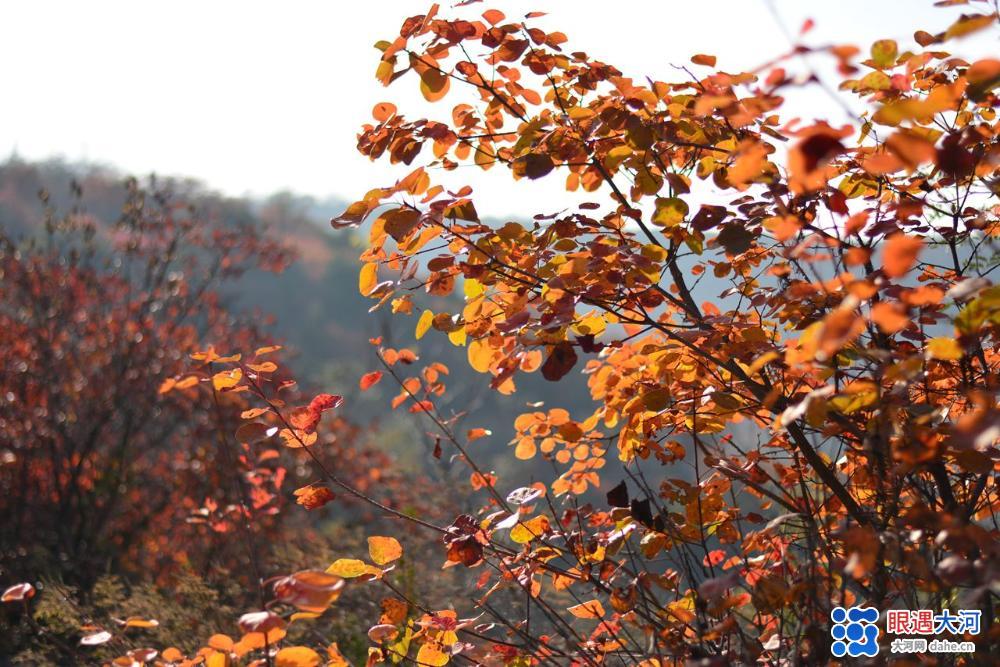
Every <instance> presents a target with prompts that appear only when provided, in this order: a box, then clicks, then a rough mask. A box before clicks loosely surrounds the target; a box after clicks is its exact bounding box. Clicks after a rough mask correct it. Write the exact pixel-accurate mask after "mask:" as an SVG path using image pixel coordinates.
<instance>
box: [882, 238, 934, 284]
mask: <svg viewBox="0 0 1000 667" xmlns="http://www.w3.org/2000/svg"><path fill="white" fill-rule="evenodd" d="M923 245H924V242H923V239H921V238H920V237H918V236H907V235H906V234H893V235H892V236H890V237H889V240H888V241H886V243H885V248H884V249H883V251H882V270H883V271H884V272H885V275H887V276H889V277H890V278H899V277H900V276H905V275H906V274H907V272H909V270H910V269H911V268H913V265H914V263H915V262H916V261H917V255H918V254H920V249H921V248H922V247H923Z"/></svg>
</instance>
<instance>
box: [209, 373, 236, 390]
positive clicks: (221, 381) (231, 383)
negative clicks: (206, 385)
mask: <svg viewBox="0 0 1000 667" xmlns="http://www.w3.org/2000/svg"><path fill="white" fill-rule="evenodd" d="M241 379H243V371H241V370H240V369H239V368H234V369H232V370H230V371H219V372H218V373H216V374H215V375H213V376H212V386H213V387H215V389H216V390H217V391H222V390H223V389H232V388H233V387H235V386H236V385H237V384H239V382H240V380H241Z"/></svg>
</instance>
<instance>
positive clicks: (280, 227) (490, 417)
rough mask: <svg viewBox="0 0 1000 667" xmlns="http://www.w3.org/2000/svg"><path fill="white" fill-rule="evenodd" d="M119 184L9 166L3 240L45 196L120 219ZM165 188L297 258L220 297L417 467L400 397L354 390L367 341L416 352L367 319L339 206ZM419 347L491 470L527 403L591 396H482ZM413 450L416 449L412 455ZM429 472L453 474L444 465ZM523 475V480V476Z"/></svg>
mask: <svg viewBox="0 0 1000 667" xmlns="http://www.w3.org/2000/svg"><path fill="white" fill-rule="evenodd" d="M125 178H126V177H125V176H124V175H122V174H120V173H117V172H116V171H114V170H111V169H107V168H103V167H98V166H94V165H71V164H66V163H62V162H56V161H51V162H43V163H28V162H23V161H20V160H16V159H14V160H10V161H8V162H6V163H4V164H2V165H0V228H2V229H3V231H4V232H5V233H8V234H12V235H30V234H32V233H34V232H35V231H36V230H37V225H38V224H40V222H41V220H42V218H43V214H44V210H45V205H44V204H43V202H42V201H41V199H40V197H39V193H40V192H42V191H44V192H45V193H47V197H48V203H49V205H50V206H52V207H54V208H55V209H56V210H59V211H66V210H69V209H70V207H72V206H74V205H76V206H80V207H81V208H82V210H83V211H84V212H86V213H87V214H89V215H92V216H93V217H94V218H96V219H97V220H98V221H100V223H103V224H105V225H107V224H110V223H112V222H113V221H114V220H116V218H117V217H118V215H119V213H120V207H121V204H122V201H123V199H124V196H125V189H124V182H125ZM74 184H76V185H78V186H79V190H80V192H81V193H82V195H81V196H80V198H79V200H78V201H77V200H76V199H75V198H74V195H73V192H74ZM169 185H170V188H171V189H172V190H174V191H175V192H176V193H177V196H178V197H180V198H183V199H184V200H186V201H189V202H191V203H193V204H194V205H195V206H196V208H197V209H198V211H200V213H201V214H202V215H204V216H209V217H212V218H215V219H217V220H219V221H221V222H224V223H226V222H231V223H233V224H235V223H248V222H250V223H253V224H255V225H259V226H260V227H262V228H264V229H265V230H267V231H268V232H269V233H270V234H272V235H274V236H276V237H277V238H279V239H280V240H281V241H282V242H283V243H284V244H286V245H288V246H289V247H290V248H291V249H292V250H293V251H294V252H295V254H296V256H297V259H296V261H294V262H293V263H292V265H291V266H289V267H288V268H287V269H286V270H285V271H284V272H282V273H280V274H273V273H268V272H264V271H256V272H251V273H248V274H246V275H245V276H243V277H242V278H240V279H239V281H238V282H237V283H236V285H235V287H234V289H232V290H231V292H230V293H229V294H228V295H227V296H228V298H229V300H230V303H231V307H232V308H233V309H235V310H236V311H238V312H243V313H246V314H247V315H249V316H254V317H261V316H266V317H268V318H270V322H269V324H268V326H269V327H270V328H271V331H272V332H273V333H274V334H275V335H276V336H277V337H278V338H279V339H281V340H283V341H284V342H285V343H286V346H287V348H288V351H289V353H290V365H291V367H292V368H294V369H295V371H296V374H297V376H298V377H299V379H300V382H301V383H303V384H305V385H307V386H312V387H315V388H317V389H320V388H322V389H325V390H330V391H336V392H338V393H343V394H345V395H347V397H348V405H349V406H350V410H351V414H352V416H354V417H355V418H360V419H378V420H379V421H380V422H381V424H382V428H383V433H384V434H385V438H384V440H385V446H386V447H387V448H388V449H391V450H393V451H394V452H395V453H396V454H398V455H401V456H402V457H403V459H404V460H405V461H407V462H408V463H410V464H411V465H425V464H426V463H427V461H428V460H430V457H429V456H427V453H428V452H429V451H430V450H431V449H432V448H433V441H432V439H431V438H430V437H429V436H428V435H427V434H426V431H428V430H431V428H430V424H429V423H421V421H420V420H419V419H418V418H416V417H414V416H412V415H409V414H406V413H404V412H402V411H398V412H397V413H389V416H388V417H387V416H386V415H387V412H386V410H385V406H386V405H387V403H388V402H389V401H390V400H391V398H392V397H393V396H394V395H395V394H396V393H397V392H398V388H397V387H392V386H390V384H389V382H388V381H387V380H383V382H382V383H380V384H379V385H377V386H376V387H374V388H372V389H371V390H369V391H368V392H365V393H361V392H360V391H359V389H358V378H359V377H360V376H361V375H362V374H364V373H365V372H367V371H369V370H372V369H375V368H377V366H378V361H377V359H376V358H375V355H374V354H373V352H372V349H371V346H370V345H369V344H368V339H369V338H370V337H373V336H382V337H383V339H384V340H385V341H386V343H387V344H389V345H393V346H398V347H404V346H414V345H416V341H415V340H414V337H413V329H412V327H411V328H408V329H406V330H404V329H402V328H401V326H400V320H399V318H398V317H397V318H390V317H387V316H386V314H384V313H383V312H382V311H376V312H374V313H371V312H369V308H370V307H371V305H372V302H371V301H370V300H368V299H366V298H363V297H362V296H361V295H360V294H359V293H358V289H357V271H358V263H357V257H358V254H359V253H360V245H359V242H358V239H357V235H356V234H353V233H351V232H349V231H334V230H332V229H331V228H330V226H329V222H328V221H329V219H330V218H331V217H332V216H334V215H337V214H339V213H340V212H341V211H342V208H343V202H340V201H338V200H336V199H327V200H316V199H314V198H311V197H304V196H297V195H295V194H293V193H287V192H283V193H276V194H274V195H272V196H270V197H268V198H266V199H263V200H253V199H246V198H234V197H225V196H222V195H220V194H218V193H214V192H212V191H211V190H209V189H208V188H206V187H205V186H204V185H203V184H200V183H198V182H196V181H193V180H173V181H169ZM413 324H414V325H415V324H416V318H414V321H413ZM419 350H420V352H421V354H424V355H426V356H427V357H428V358H434V359H437V360H441V361H443V362H444V363H445V364H446V365H447V366H448V367H449V369H450V371H451V374H450V376H449V379H448V386H449V391H448V394H447V396H448V397H449V398H448V399H447V401H446V402H444V403H443V404H442V408H443V412H444V414H446V415H450V414H458V413H467V415H466V416H465V417H463V419H462V421H461V423H460V428H471V427H473V426H477V427H484V428H488V429H489V430H491V431H492V432H493V436H492V437H491V438H488V439H484V440H480V441H478V443H477V446H481V447H483V448H484V449H486V451H488V456H487V457H486V460H489V461H492V462H494V463H495V465H497V466H498V467H500V466H501V465H503V462H504V460H507V459H509V458H510V457H506V458H504V457H502V456H501V455H502V454H503V453H504V452H505V451H506V443H507V442H508V441H509V440H510V436H511V434H512V432H513V431H512V426H511V425H512V423H513V421H514V419H515V418H516V416H517V415H518V414H520V413H521V412H524V411H527V410H529V409H530V408H528V407H526V404H528V403H531V404H537V403H539V402H545V404H546V405H548V406H549V407H563V408H566V409H568V410H569V411H570V412H571V413H576V414H583V412H584V411H585V410H587V409H588V405H589V398H588V397H587V396H586V394H585V393H584V392H583V391H581V390H580V388H579V386H577V387H575V391H571V392H567V391H566V389H565V388H563V389H562V390H561V391H560V394H559V396H558V398H554V397H552V396H551V395H550V394H549V391H550V388H551V386H552V385H550V383H547V382H545V381H544V380H543V379H542V378H541V377H540V376H538V375H537V374H536V375H534V376H531V377H529V378H528V380H527V381H522V382H520V383H519V391H518V392H517V393H516V394H514V395H513V396H502V395H500V394H497V393H496V392H493V391H490V390H489V386H488V379H487V376H483V375H479V374H477V373H475V372H474V371H472V370H471V369H470V368H469V366H468V364H467V362H466V359H465V356H466V355H465V349H464V348H456V347H453V346H452V345H450V344H449V343H448V342H447V340H446V338H445V337H444V336H441V335H429V336H427V337H425V338H424V339H423V340H422V341H421V342H420V347H419ZM456 397H459V400H460V401H461V403H460V404H459V403H457V402H455V401H456ZM414 443H420V445H419V446H417V447H414V446H413V444H414ZM433 467H434V468H439V467H444V468H450V467H451V465H450V463H449V462H448V457H447V456H445V457H443V458H442V460H441V461H436V462H435V465H434V466H433ZM520 470H521V471H522V474H523V470H524V468H523V467H521V468H520ZM546 472H547V466H539V467H538V469H537V471H536V474H537V475H538V476H539V477H544V476H545V475H546ZM525 481H528V480H525Z"/></svg>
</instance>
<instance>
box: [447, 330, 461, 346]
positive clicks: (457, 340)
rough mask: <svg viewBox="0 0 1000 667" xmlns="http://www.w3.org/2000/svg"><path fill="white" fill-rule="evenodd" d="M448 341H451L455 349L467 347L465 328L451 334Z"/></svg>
mask: <svg viewBox="0 0 1000 667" xmlns="http://www.w3.org/2000/svg"><path fill="white" fill-rule="evenodd" d="M448 340H450V341H451V344H452V345H454V346H455V347H464V346H465V327H461V328H458V329H455V330H454V331H451V332H449V333H448Z"/></svg>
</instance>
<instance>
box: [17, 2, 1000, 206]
mask: <svg viewBox="0 0 1000 667" xmlns="http://www.w3.org/2000/svg"><path fill="white" fill-rule="evenodd" d="M773 2H774V7H775V9H776V12H777V13H778V14H780V16H781V17H782V19H783V21H784V22H785V24H786V25H787V26H788V27H789V29H790V30H791V31H792V32H793V33H795V32H797V31H798V28H799V26H801V24H802V23H803V21H804V20H805V19H806V18H812V19H814V21H815V22H816V27H815V28H814V29H813V31H812V32H810V33H809V35H808V36H807V39H806V41H807V43H810V44H825V43H830V42H831V41H833V42H837V43H845V42H850V43H855V44H858V45H862V46H864V47H865V48H867V45H868V44H870V42H871V41H873V40H875V39H879V38H885V37H889V38H895V39H897V40H899V42H900V48H901V50H902V49H905V48H907V47H909V46H912V45H913V44H912V37H911V36H912V34H913V31H914V30H915V29H917V28H924V29H931V30H932V31H937V30H942V29H943V28H944V27H946V26H947V24H948V23H950V21H951V20H953V19H954V18H956V17H957V16H958V14H959V13H960V12H961V11H963V10H964V11H966V12H969V11H978V12H988V11H989V7H988V5H983V4H978V3H976V4H973V5H971V6H967V7H959V8H949V9H939V8H934V7H933V6H932V2H931V0H880V1H876V0H836V1H819V0H817V1H813V2H807V1H804V0H773ZM441 4H442V13H443V14H446V15H452V14H454V12H455V11H458V12H461V13H463V14H465V15H470V14H471V15H476V16H478V15H479V14H480V13H481V12H482V11H484V10H485V9H488V8H493V7H495V8H498V9H501V10H502V11H504V12H505V13H506V14H507V16H508V17H510V18H512V19H515V18H519V17H521V16H523V15H524V14H525V13H526V12H528V11H532V10H541V11H547V12H548V15H547V16H545V17H543V18H542V19H536V21H538V25H539V26H540V27H542V28H543V29H545V28H547V29H550V30H561V31H562V32H565V33H566V34H567V35H568V36H569V39H570V42H569V44H568V45H567V46H568V47H569V50H584V51H587V52H588V53H589V54H591V55H593V56H595V57H598V58H601V59H602V60H604V61H606V62H608V63H610V64H613V65H615V66H617V67H618V68H619V69H621V70H622V71H623V72H624V73H625V74H626V75H631V76H636V77H639V76H645V75H647V74H648V75H650V76H652V77H654V78H658V79H661V80H672V79H676V78H677V77H678V73H677V72H676V71H675V70H673V69H672V67H671V64H688V59H689V58H690V56H691V55H693V54H695V53H710V54H714V55H716V56H718V58H719V67H720V68H724V69H727V70H729V71H738V70H741V69H747V68H751V67H754V66H756V65H758V64H761V63H763V62H765V61H766V60H768V59H770V58H771V57H773V56H775V55H777V54H779V53H781V52H782V51H784V50H787V48H788V41H787V39H786V37H785V36H784V35H783V33H782V32H781V31H780V29H779V28H778V26H777V24H776V22H775V19H774V16H773V15H772V13H771V12H770V11H769V10H768V5H767V4H766V2H765V0H728V1H727V0H683V1H677V0H660V1H658V2H653V1H646V0H643V1H641V2H640V1H634V0H629V1H626V0H599V1H593V0H576V1H575V2H568V1H559V2H556V1H549V2H545V1H544V0H542V1H539V0H536V1H534V2H523V1H521V0H517V1H505V0H500V1H497V2H483V3H478V4H474V5H471V6H469V7H465V8H462V9H461V10H451V9H448V7H449V6H450V5H451V4H452V3H450V2H442V3H441ZM429 5H430V3H426V4H425V3H423V2H419V1H415V0H405V1H404V0H383V1H380V2H379V1H374V0H368V1H361V2H358V1H350V2H342V1H335V0H326V1H323V2H318V1H317V2H312V1H310V2H306V1H297V0H284V1H282V2H275V1H273V0H272V1H270V2H259V1H255V0H239V1H236V0H208V1H206V0H200V1H197V2H196V1H192V0H170V1H166V0H114V1H111V0H91V1H90V2H79V0H61V1H56V0H30V1H24V2H4V3H2V4H0V62H2V63H3V67H2V68H0V91H2V100H3V102H2V103H0V159H3V158H5V157H6V156H8V155H10V154H11V153H12V151H14V150H16V151H17V153H18V154H19V155H20V156H21V157H22V158H26V159H43V158H48V157H63V158H66V159H68V160H72V161H76V160H86V161H93V162H97V163H101V164H107V165H112V166H115V167H117V168H119V169H121V170H123V171H126V172H131V173H136V174H140V175H141V174H146V173H149V172H151V171H155V172H156V173H158V174H161V175H180V176H191V177H195V178H198V179H200V180H202V181H204V182H205V183H206V184H207V185H208V186H209V187H211V188H213V189H217V190H219V191H221V192H223V193H226V194H231V195H240V194H255V195H263V194H267V193H270V192H273V191H276V190H279V189H289V190H292V191H295V192H299V193H303V194H310V195H314V196H318V197H325V196H329V195H337V196H340V197H343V198H345V199H351V200H353V199H356V198H358V197H360V196H361V195H362V194H363V193H364V192H365V191H366V190H368V189H370V188H371V187H375V186H379V185H386V184H389V183H391V182H393V181H394V180H395V179H396V178H397V177H399V176H400V175H402V173H405V171H406V169H405V168H390V167H389V165H388V162H376V163H371V162H369V161H368V160H367V159H366V158H364V157H362V156H361V155H359V154H358V153H357V151H356V149H355V135H356V133H357V130H358V128H359V126H360V125H361V124H362V123H363V122H367V121H369V120H370V118H371V116H370V112H371V108H372V106H373V105H374V104H375V103H376V102H379V101H382V100H389V101H392V102H394V103H396V104H397V106H399V107H400V110H401V111H403V112H405V113H407V115H408V116H410V117H416V116H417V112H420V113H424V114H431V115H432V117H438V118H442V119H448V118H450V109H451V106H452V105H453V104H454V102H453V101H451V98H450V97H449V98H446V99H445V101H443V102H441V103H438V104H435V105H428V104H426V103H424V102H423V100H422V98H421V97H420V95H419V93H418V92H417V83H416V79H415V78H410V77H404V78H403V79H400V80H399V81H397V82H396V83H395V84H393V86H391V87H390V88H387V89H386V88H383V87H382V86H381V85H380V84H379V83H378V82H376V81H375V79H374V71H375V67H376V65H377V63H378V52H377V51H375V49H373V48H372V44H374V42H376V41H377V40H379V39H392V38H393V37H394V36H396V35H398V29H399V25H400V23H401V22H402V19H403V18H404V17H405V16H408V15H411V14H417V13H423V11H425V9H426V7H428V6H429ZM949 46H952V47H953V48H955V49H956V50H958V51H959V52H962V51H963V49H964V50H965V51H967V52H968V53H969V54H970V55H976V54H977V53H980V54H981V53H985V54H990V55H995V53H996V51H997V49H996V48H995V47H996V33H995V32H993V31H990V34H989V35H988V36H986V35H982V36H975V37H972V38H970V39H968V40H966V42H961V43H958V44H949ZM703 71H704V70H703ZM806 99H808V100H809V105H811V107H812V108H811V112H812V113H813V114H814V115H817V116H826V117H827V118H829V119H830V120H831V121H834V122H837V123H842V122H844V117H843V114H842V112H841V111H840V110H839V109H838V108H837V107H836V106H835V105H834V104H833V103H831V102H830V101H829V99H828V98H826V97H824V96H822V95H821V94H815V95H813V96H810V97H808V98H806ZM447 177H448V178H450V179H452V180H450V181H447V183H448V184H451V185H453V186H454V185H457V184H459V183H465V182H468V183H470V184H472V185H473V186H474V187H475V189H476V192H477V195H476V200H477V206H478V208H479V210H480V212H481V213H484V212H486V213H489V214H492V215H524V214H525V213H526V212H531V210H532V209H531V208H530V207H532V206H538V207H542V208H548V209H552V208H553V207H555V206H557V203H558V202H559V201H560V197H559V196H558V193H555V192H553V189H554V188H559V187H561V182H562V181H561V179H557V178H549V179H542V180H540V181H536V182H520V183H517V184H515V183H513V182H512V180H511V178H510V175H509V173H508V172H507V171H506V170H504V169H501V168H496V169H493V170H491V171H490V172H488V173H485V174H484V173H481V172H479V171H478V170H476V169H459V170H458V171H457V172H455V173H452V174H448V175H447ZM526 209H527V210H526Z"/></svg>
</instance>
